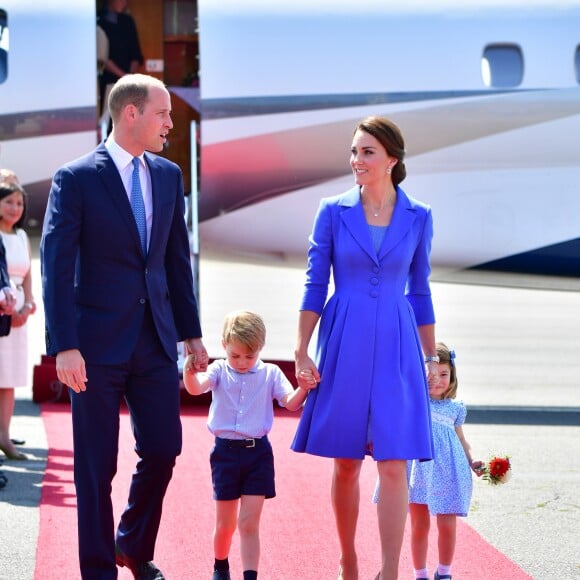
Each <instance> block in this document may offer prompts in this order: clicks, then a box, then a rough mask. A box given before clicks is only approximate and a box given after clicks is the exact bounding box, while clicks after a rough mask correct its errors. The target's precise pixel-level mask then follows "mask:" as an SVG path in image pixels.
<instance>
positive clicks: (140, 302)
mask: <svg viewBox="0 0 580 580" xmlns="http://www.w3.org/2000/svg"><path fill="white" fill-rule="evenodd" d="M145 302H147V301H146V300H145V298H139V304H145Z"/></svg>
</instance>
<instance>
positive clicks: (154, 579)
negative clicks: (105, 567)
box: [115, 546, 165, 580]
mask: <svg viewBox="0 0 580 580" xmlns="http://www.w3.org/2000/svg"><path fill="white" fill-rule="evenodd" d="M115 556H116V559H117V566H121V568H122V567H123V566H126V567H127V568H129V570H131V572H132V573H133V578H135V580H165V576H163V573H162V572H161V570H159V568H158V567H157V566H156V565H155V564H154V563H153V562H138V561H137V560H135V559H134V558H131V557H130V556H127V554H123V552H121V550H120V549H119V548H118V547H117V546H116V547H115Z"/></svg>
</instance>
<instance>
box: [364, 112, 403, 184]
mask: <svg viewBox="0 0 580 580" xmlns="http://www.w3.org/2000/svg"><path fill="white" fill-rule="evenodd" d="M359 130H360V131H364V132H365V133H368V134H369V135H372V136H373V137H374V138H375V139H376V140H377V141H378V142H379V143H380V144H381V145H382V146H383V147H384V148H385V151H386V152H387V154H388V155H390V156H391V157H395V159H397V163H396V164H395V166H394V167H393V173H392V174H391V178H392V180H393V184H394V185H399V183H401V181H403V179H405V177H407V169H406V167H405V163H404V161H403V159H404V158H405V140H404V139H403V134H402V133H401V130H400V129H399V127H397V125H395V123H393V122H392V121H390V120H389V119H386V118H384V117H367V118H366V119H363V120H362V121H361V122H360V123H359V124H358V125H357V126H356V128H355V130H354V132H355V133H356V132H357V131H359Z"/></svg>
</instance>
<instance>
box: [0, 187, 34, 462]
mask: <svg viewBox="0 0 580 580" xmlns="http://www.w3.org/2000/svg"><path fill="white" fill-rule="evenodd" d="M25 214H26V193H25V192H24V190H23V189H22V188H21V187H20V186H19V185H18V184H17V183H14V182H9V181H7V180H5V181H3V182H2V183H0V235H1V236H2V241H3V242H4V246H5V248H6V262H7V264H8V275H9V276H10V283H11V286H12V290H13V293H14V294H15V296H16V304H15V307H14V313H13V315H12V328H11V330H10V334H9V335H8V336H4V337H1V338H0V450H1V451H3V452H4V454H5V455H6V457H7V458H8V459H26V458H27V457H26V455H25V454H24V453H21V452H20V451H18V449H16V447H15V446H14V442H13V441H12V440H11V439H10V421H11V419H12V415H13V413H14V388H15V387H24V386H26V385H27V384H28V335H27V328H26V321H27V320H28V317H29V316H30V315H31V314H33V313H34V312H35V310H36V305H35V303H34V298H33V296H32V281H31V273H30V263H31V260H30V242H29V240H28V236H27V235H26V232H25V231H24V230H23V229H22V224H23V222H24V217H25Z"/></svg>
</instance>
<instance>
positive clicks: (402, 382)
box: [292, 186, 435, 460]
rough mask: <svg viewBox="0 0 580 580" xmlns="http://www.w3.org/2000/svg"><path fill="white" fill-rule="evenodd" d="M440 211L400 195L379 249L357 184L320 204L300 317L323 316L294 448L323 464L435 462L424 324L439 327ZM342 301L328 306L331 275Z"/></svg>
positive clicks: (332, 299)
mask: <svg viewBox="0 0 580 580" xmlns="http://www.w3.org/2000/svg"><path fill="white" fill-rule="evenodd" d="M432 237H433V221H432V216H431V210H430V208H429V207H428V206H426V205H425V204H422V203H420V202H418V201H416V200H414V199H412V198H410V197H409V196H407V195H406V194H405V192H404V191H403V190H402V189H401V188H400V187H397V201H396V204H395V208H394V211H393V215H392V218H391V223H390V225H389V227H388V228H387V231H386V234H385V236H384V238H383V241H382V244H381V246H380V248H379V251H378V252H376V251H375V249H374V247H373V243H372V239H371V234H370V231H369V226H368V224H367V222H366V218H365V214H364V209H363V206H362V203H361V196H360V189H359V187H358V186H356V187H354V188H352V189H350V190H349V191H347V192H345V193H343V194H341V195H338V196H335V197H330V198H325V199H323V200H322V201H321V203H320V207H319V209H318V213H317V215H316V218H315V221H314V227H313V231H312V235H311V238H310V249H309V252H308V268H307V274H306V284H305V290H304V296H303V299H302V305H301V308H300V309H301V310H309V311H314V312H317V313H319V314H321V318H320V325H319V329H318V344H317V348H316V355H315V362H316V364H317V366H318V370H319V372H320V374H321V381H320V383H319V385H318V388H317V389H315V390H312V391H310V393H309V394H308V398H307V400H306V404H305V407H304V409H303V412H302V416H301V418H300V422H299V425H298V429H297V432H296V435H295V438H294V441H293V443H292V449H293V450H294V451H299V452H306V453H311V454H314V455H320V456H324V457H336V458H349V459H363V458H364V456H365V454H367V453H368V449H369V443H372V456H373V457H374V459H376V460H385V459H431V458H432V457H433V441H432V435H431V418H430V412H429V392H428V386H427V381H426V376H425V365H424V363H423V353H422V349H421V344H420V341H419V334H418V331H417V326H418V325H423V324H433V323H434V322H435V316H434V311H433V303H432V299H431V291H430V286H429V275H430V271H431V268H430V264H429V254H430V250H431V240H432ZM331 273H332V276H333V280H334V293H333V294H332V296H331V297H330V299H329V300H328V302H327V301H326V299H327V295H328V288H329V282H330V276H331Z"/></svg>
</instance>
